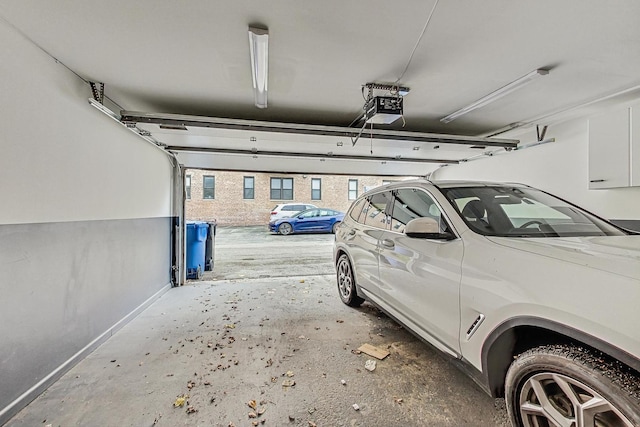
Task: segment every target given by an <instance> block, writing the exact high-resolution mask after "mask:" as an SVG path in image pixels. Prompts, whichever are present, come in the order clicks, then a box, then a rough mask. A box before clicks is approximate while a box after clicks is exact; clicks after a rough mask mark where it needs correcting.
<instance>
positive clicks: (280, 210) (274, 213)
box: [269, 203, 317, 222]
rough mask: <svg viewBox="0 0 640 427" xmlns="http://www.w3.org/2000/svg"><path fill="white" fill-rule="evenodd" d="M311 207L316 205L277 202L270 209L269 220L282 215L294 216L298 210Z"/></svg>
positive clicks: (282, 216)
mask: <svg viewBox="0 0 640 427" xmlns="http://www.w3.org/2000/svg"><path fill="white" fill-rule="evenodd" d="M312 208H317V206H316V205H312V204H310V203H280V204H277V205H276V206H275V207H274V208H273V209H271V216H270V218H269V222H271V221H275V220H277V219H280V218H284V217H289V216H294V215H295V214H297V213H298V212H302V211H305V210H307V209H312Z"/></svg>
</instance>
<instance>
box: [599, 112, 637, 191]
mask: <svg viewBox="0 0 640 427" xmlns="http://www.w3.org/2000/svg"><path fill="white" fill-rule="evenodd" d="M632 186H640V105H636V106H631V107H624V108H618V109H615V110H611V111H609V112H607V113H605V114H602V115H600V116H596V117H593V118H591V119H590V120H589V188H590V189H598V188H618V187H632Z"/></svg>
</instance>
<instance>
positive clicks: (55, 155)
mask: <svg viewBox="0 0 640 427" xmlns="http://www.w3.org/2000/svg"><path fill="white" fill-rule="evenodd" d="M79 37H81V35H79ZM0 40H2V43H0V93H1V94H2V96H0V123H1V124H2V125H1V126H0V129H1V131H0V201H1V202H0V295H2V298H0V343H1V344H0V425H2V424H4V422H5V421H7V420H8V419H9V417H11V416H12V415H13V414H15V413H16V412H17V411H18V410H20V409H21V408H22V407H23V406H24V405H25V404H27V403H28V402H29V401H30V400H31V399H33V398H34V397H35V396H37V395H38V394H39V393H40V392H42V391H43V390H44V389H45V388H46V387H47V386H48V385H49V384H50V383H51V382H53V381H54V380H55V379H57V378H58V377H59V376H60V375H62V374H63V373H64V372H65V371H66V370H67V369H69V368H70V367H71V366H72V365H73V364H75V363H76V362H78V361H79V360H80V359H81V358H82V357H84V355H86V354H87V353H88V352H89V351H91V350H92V349H93V348H95V346H97V345H98V344H99V343H100V342H102V341H103V340H104V339H106V338H107V337H108V336H110V334H112V333H113V331H114V330H116V329H117V328H119V327H120V326H122V325H123V324H124V323H125V322H126V321H127V320H128V319H130V318H131V317H132V316H134V315H135V314H137V313H138V312H139V311H140V310H141V309H143V308H144V307H146V305H148V304H149V303H150V302H151V301H153V300H154V298H156V297H157V296H159V295H160V294H161V293H162V292H164V291H166V290H167V289H168V288H169V287H170V282H171V264H172V255H171V246H172V245H171V234H170V233H171V228H172V223H173V220H174V218H172V216H171V205H170V202H171V188H172V185H171V184H172V172H173V168H172V165H171V163H170V161H169V160H168V157H167V156H166V155H165V154H164V153H162V152H161V151H160V150H158V149H157V148H156V147H154V146H152V145H150V144H149V143H147V142H145V141H143V140H141V139H140V138H139V137H137V136H135V135H134V134H133V133H131V132H130V131H128V130H127V129H125V128H124V127H122V126H121V125H119V124H118V123H116V122H114V121H113V120H111V119H110V118H108V117H107V116H105V115H103V114H102V113H100V112H99V111H97V110H96V109H94V108H93V107H91V106H90V105H89V103H88V102H87V99H88V98H89V97H90V96H91V91H90V88H89V86H88V85H87V84H86V83H84V82H83V81H82V80H81V79H80V78H78V77H77V76H76V75H75V74H73V73H72V72H70V71H69V70H68V69H67V68H65V67H64V66H63V65H62V64H60V63H57V62H56V61H55V60H54V59H52V58H51V57H50V56H48V55H47V54H46V53H45V52H43V51H41V50H40V49H39V48H37V47H36V46H34V45H33V44H32V43H31V42H29V41H28V40H26V39H25V38H23V37H22V36H21V35H20V34H19V33H17V32H16V31H15V30H14V29H13V28H12V27H10V26H8V25H7V24H6V23H5V22H4V21H2V20H0ZM107 91H108V85H107Z"/></svg>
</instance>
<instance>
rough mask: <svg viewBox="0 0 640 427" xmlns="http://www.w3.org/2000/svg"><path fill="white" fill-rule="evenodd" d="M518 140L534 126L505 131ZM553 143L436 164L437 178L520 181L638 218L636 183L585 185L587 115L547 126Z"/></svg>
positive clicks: (615, 215)
mask: <svg viewBox="0 0 640 427" xmlns="http://www.w3.org/2000/svg"><path fill="white" fill-rule="evenodd" d="M501 137H506V138H516V139H520V141H521V143H522V144H527V143H531V142H534V141H536V131H535V128H533V129H529V130H528V131H526V133H520V134H517V133H512V134H508V135H507V134H504V135H501ZM546 137H547V138H555V139H556V141H555V142H550V143H547V144H543V145H539V146H535V147H531V148H526V149H524V150H521V151H513V152H510V153H504V154H499V155H494V156H492V157H485V158H481V159H478V160H473V161H469V162H466V163H462V164H459V165H452V166H447V167H444V168H441V169H438V170H437V171H436V172H435V173H434V174H433V175H432V177H433V178H434V179H438V180H441V179H442V180H444V179H446V180H455V179H471V180H486V181H508V182H520V183H524V184H528V185H531V186H533V187H537V188H540V189H542V190H545V191H548V192H550V193H553V194H555V195H557V196H560V197H562V198H564V199H567V200H569V201H571V202H573V203H576V204H578V205H580V206H583V207H585V208H586V209H587V210H589V211H591V212H593V213H596V214H598V215H600V216H602V217H604V218H608V219H619V220H640V187H632V188H616V189H608V190H589V188H588V187H589V170H588V167H589V138H588V118H583V119H574V120H572V121H569V122H566V123H563V124H557V125H553V126H549V128H548V131H547V134H546Z"/></svg>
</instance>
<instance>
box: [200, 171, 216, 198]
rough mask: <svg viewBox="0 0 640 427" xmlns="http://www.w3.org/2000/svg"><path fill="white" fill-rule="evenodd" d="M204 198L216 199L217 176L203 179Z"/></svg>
mask: <svg viewBox="0 0 640 427" xmlns="http://www.w3.org/2000/svg"><path fill="white" fill-rule="evenodd" d="M202 198H203V199H215V198H216V177H215V176H204V177H203V178H202Z"/></svg>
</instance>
